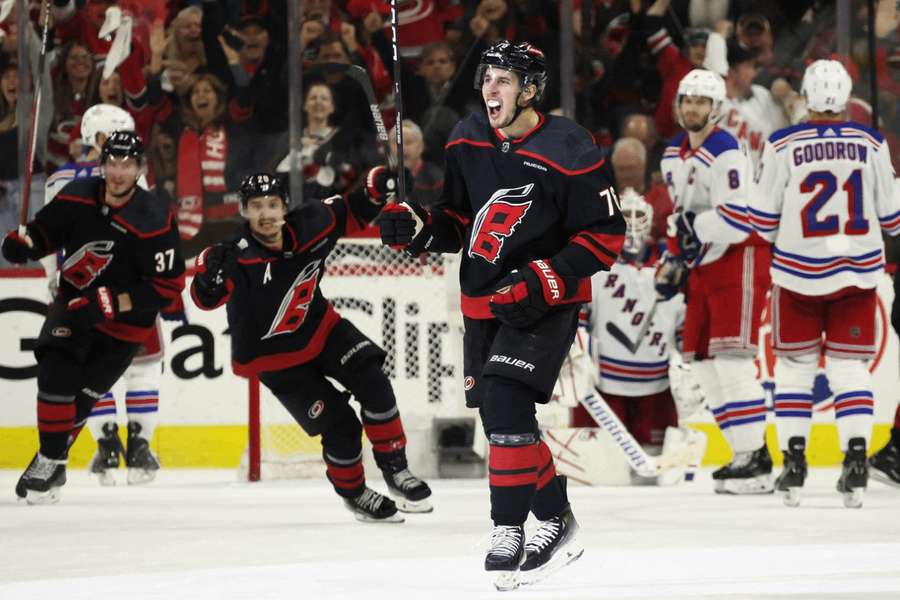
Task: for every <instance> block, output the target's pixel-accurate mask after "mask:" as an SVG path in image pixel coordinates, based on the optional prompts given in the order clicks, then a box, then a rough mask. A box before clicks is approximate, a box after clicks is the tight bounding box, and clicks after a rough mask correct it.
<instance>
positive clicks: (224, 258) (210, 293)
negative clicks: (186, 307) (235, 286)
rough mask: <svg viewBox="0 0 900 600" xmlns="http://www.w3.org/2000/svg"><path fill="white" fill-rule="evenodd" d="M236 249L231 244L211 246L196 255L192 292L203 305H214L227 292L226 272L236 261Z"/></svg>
mask: <svg viewBox="0 0 900 600" xmlns="http://www.w3.org/2000/svg"><path fill="white" fill-rule="evenodd" d="M237 256H238V248H237V246H235V245H234V244H233V243H231V242H220V243H218V244H213V245H212V246H210V247H209V248H207V249H206V250H204V251H203V252H201V253H200V254H198V255H197V260H196V263H195V268H196V275H195V276H194V291H195V292H196V293H197V296H198V297H199V298H200V300H202V301H203V303H204V304H207V305H214V304H217V303H218V302H219V300H221V299H222V298H223V297H225V295H226V294H228V292H229V284H230V283H231V282H230V280H229V279H228V270H229V269H231V268H232V266H233V264H234V263H235V262H236V261H237Z"/></svg>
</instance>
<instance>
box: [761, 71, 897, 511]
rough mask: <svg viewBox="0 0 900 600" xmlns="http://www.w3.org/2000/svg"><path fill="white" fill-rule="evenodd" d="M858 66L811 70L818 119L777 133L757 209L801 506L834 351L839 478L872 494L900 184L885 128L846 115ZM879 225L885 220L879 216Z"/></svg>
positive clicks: (786, 442) (766, 155)
mask: <svg viewBox="0 0 900 600" xmlns="http://www.w3.org/2000/svg"><path fill="white" fill-rule="evenodd" d="M851 87H852V85H851V81H850V76H849V75H848V74H847V71H846V70H845V69H844V67H843V65H841V63H839V62H837V61H833V60H818V61H816V62H814V63H812V64H811V65H810V66H809V67H807V69H806V73H805V74H804V76H803V84H802V93H803V95H804V96H805V97H806V103H807V107H808V109H809V111H810V120H809V122H807V123H802V124H799V125H795V126H792V127H787V128H785V129H781V130H779V131H776V132H775V133H774V134H772V136H771V137H770V138H769V140H768V141H767V142H766V144H765V147H764V150H763V157H762V162H761V172H760V176H759V178H758V180H757V181H756V183H755V185H754V188H753V193H752V194H751V198H750V220H751V223H752V224H753V226H754V227H755V228H756V230H757V231H758V232H759V233H760V235H762V236H763V237H765V238H766V239H767V240H769V241H770V242H772V244H773V250H772V253H773V257H772V271H771V272H772V282H773V291H772V315H773V319H772V332H773V346H774V350H775V354H776V356H777V363H776V365H775V417H776V423H777V426H778V437H779V442H780V444H781V448H782V449H783V450H784V452H785V469H784V471H783V472H782V473H781V475H780V476H779V478H778V481H777V487H778V490H779V491H780V492H782V493H784V494H785V503H786V504H788V505H789V506H796V505H797V504H799V502H800V489H801V488H802V486H803V483H804V480H805V477H806V458H805V448H806V439H807V437H808V436H809V429H810V423H811V421H812V390H813V380H814V378H815V374H816V368H817V366H818V363H819V358H820V356H821V354H822V353H823V351H824V354H825V374H826V376H827V377H828V382H829V385H830V387H831V389H832V390H833V392H834V409H835V420H836V422H837V428H838V437H839V441H840V446H841V450H842V451H843V452H844V453H845V454H844V464H843V470H842V473H841V476H840V479H839V481H838V484H837V488H838V491H839V492H841V494H843V496H844V503H845V505H846V506H848V507H859V506H861V505H862V494H863V491H864V490H865V487H866V483H867V477H868V472H867V468H866V450H867V448H868V446H869V440H870V435H871V431H872V419H873V404H874V403H873V397H872V387H871V384H870V380H869V371H868V368H867V364H866V363H867V361H868V360H870V359H871V358H872V357H873V356H874V355H875V307H876V292H875V286H876V285H877V282H878V280H879V279H880V278H881V277H882V276H883V275H882V273H883V271H884V242H883V241H882V237H881V235H882V230H883V231H884V232H885V233H887V234H888V235H896V234H897V233H900V186H898V180H897V177H896V174H895V173H894V170H893V168H892V166H891V154H890V149H889V148H888V144H887V142H886V141H885V140H884V137H883V136H882V135H881V134H880V133H878V132H877V131H875V130H873V129H870V128H869V127H866V126H864V125H860V124H859V123H855V122H852V121H847V120H845V114H844V109H845V107H846V104H847V100H848V98H849V97H850V91H851ZM879 226H880V227H879Z"/></svg>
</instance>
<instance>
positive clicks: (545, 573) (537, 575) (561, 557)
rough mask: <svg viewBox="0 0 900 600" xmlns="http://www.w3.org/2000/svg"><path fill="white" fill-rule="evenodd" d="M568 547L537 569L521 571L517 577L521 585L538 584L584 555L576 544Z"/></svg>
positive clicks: (581, 548)
mask: <svg viewBox="0 0 900 600" xmlns="http://www.w3.org/2000/svg"><path fill="white" fill-rule="evenodd" d="M569 546H570V547H567V548H564V549H563V550H562V551H558V552H557V553H556V554H555V555H554V556H553V558H551V559H550V560H549V561H547V563H545V564H543V565H541V566H540V567H538V568H537V569H532V570H531V571H521V574H520V576H519V579H520V583H521V585H534V584H536V583H540V582H542V581H544V580H545V579H547V578H548V577H550V576H551V575H553V574H554V573H556V572H557V571H559V570H560V569H562V568H563V567H567V566H569V565H571V564H572V563H573V562H575V561H576V560H578V559H579V558H581V555H582V554H584V547H583V546H581V545H579V544H577V543H570V544H569Z"/></svg>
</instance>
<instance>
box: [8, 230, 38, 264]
mask: <svg viewBox="0 0 900 600" xmlns="http://www.w3.org/2000/svg"><path fill="white" fill-rule="evenodd" d="M26 231H27V233H26V234H25V235H24V236H22V235H19V231H18V230H16V229H13V230H12V231H10V232H9V233H7V234H6V237H5V238H3V246H2V252H3V258H5V259H6V260H8V261H9V262H11V263H14V264H17V265H21V264H24V263H27V262H28V261H29V260H37V259H38V258H40V257H41V256H43V253H41V252H40V250H39V249H38V248H37V247H36V246H35V244H34V236H33V235H31V233H32V231H31V228H30V227H29V228H26Z"/></svg>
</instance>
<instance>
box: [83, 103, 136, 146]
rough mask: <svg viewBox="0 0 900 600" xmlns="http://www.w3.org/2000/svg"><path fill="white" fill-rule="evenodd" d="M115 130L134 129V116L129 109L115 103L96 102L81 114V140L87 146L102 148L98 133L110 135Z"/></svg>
mask: <svg viewBox="0 0 900 600" xmlns="http://www.w3.org/2000/svg"><path fill="white" fill-rule="evenodd" d="M114 131H134V118H132V116H131V114H129V112H128V111H127V110H125V109H122V108H119V107H118V106H115V105H113V104H95V105H94V106H92V107H90V108H89V109H87V110H86V111H84V114H83V115H82V116H81V141H82V143H83V144H84V145H85V147H88V148H96V149H97V150H101V146H100V145H99V144H98V143H97V134H98V133H102V134H104V135H105V136H106V137H109V136H110V135H112V132H114Z"/></svg>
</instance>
